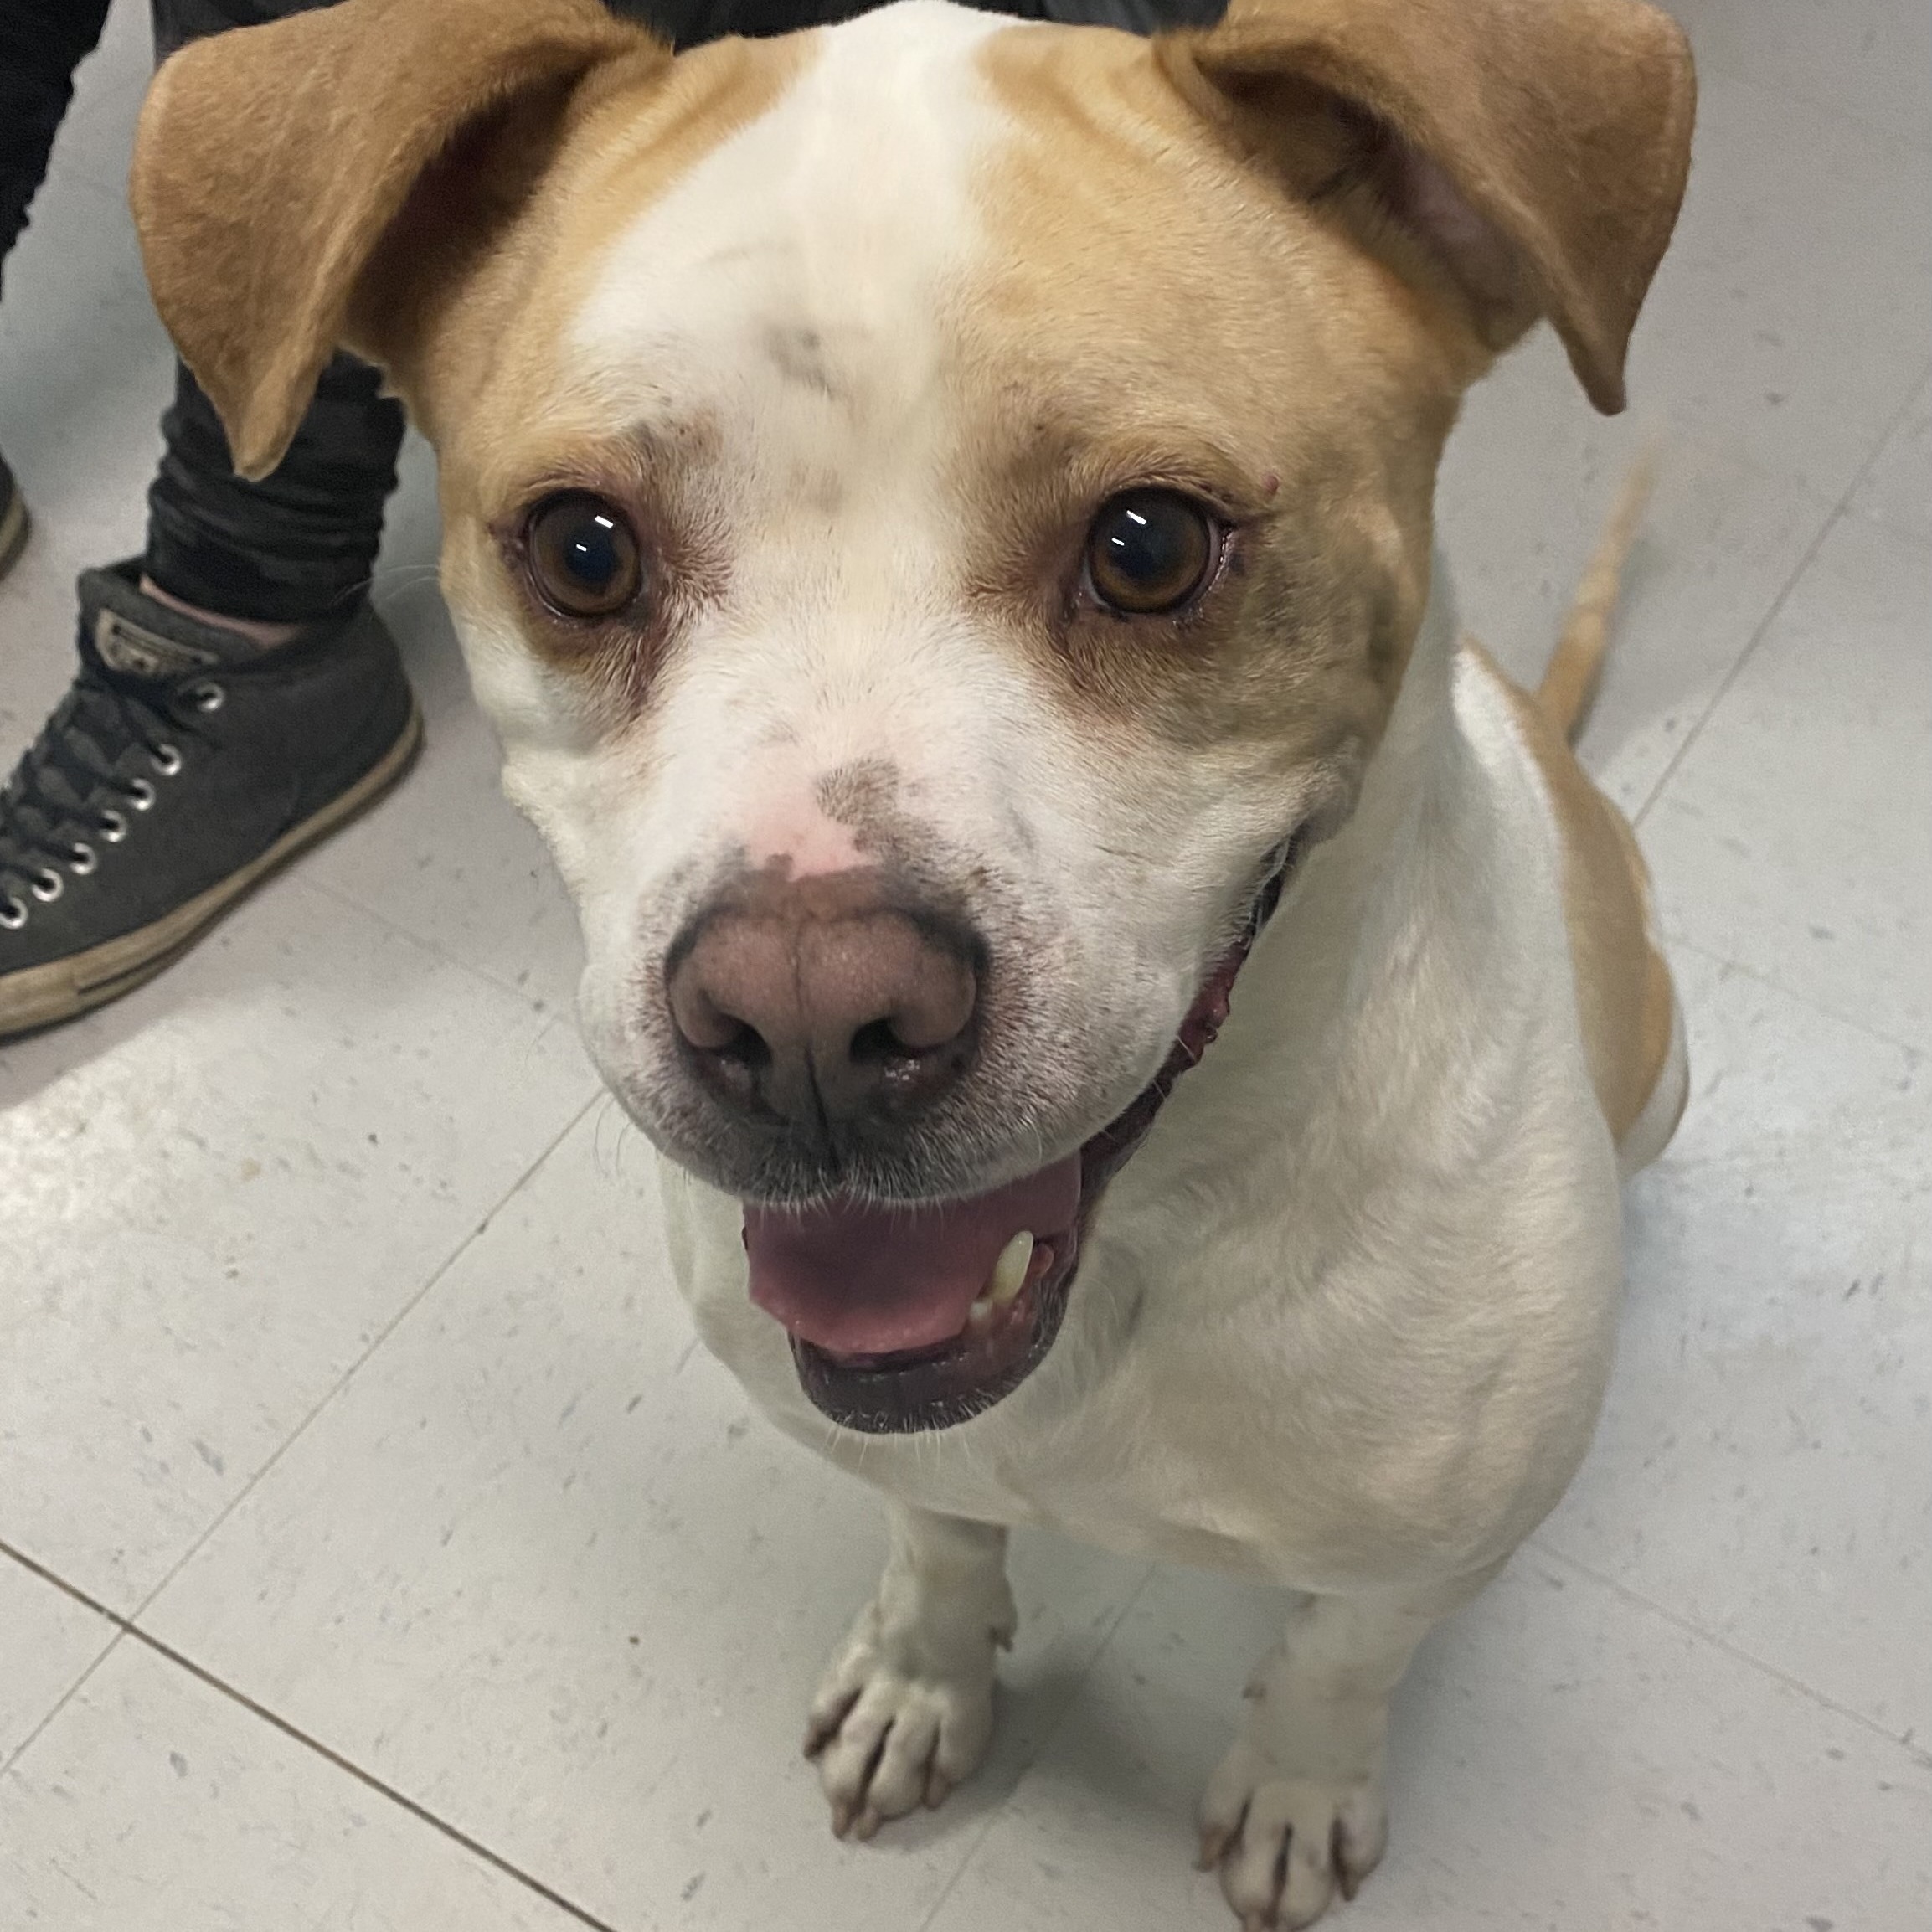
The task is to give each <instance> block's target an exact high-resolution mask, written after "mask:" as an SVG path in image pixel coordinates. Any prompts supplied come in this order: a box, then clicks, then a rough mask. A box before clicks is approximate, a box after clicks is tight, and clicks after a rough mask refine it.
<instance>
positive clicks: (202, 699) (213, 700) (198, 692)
mask: <svg viewBox="0 0 1932 1932" xmlns="http://www.w3.org/2000/svg"><path fill="white" fill-rule="evenodd" d="M227 702H228V693H227V692H225V691H224V690H223V689H222V688H221V687H220V685H219V684H217V683H215V682H214V680H213V679H212V678H210V679H209V680H208V681H207V682H205V683H200V684H191V685H189V686H188V703H190V704H192V705H193V707H194V708H195V709H196V710H197V711H219V710H220V708H222V706H223V705H224V704H225V703H227Z"/></svg>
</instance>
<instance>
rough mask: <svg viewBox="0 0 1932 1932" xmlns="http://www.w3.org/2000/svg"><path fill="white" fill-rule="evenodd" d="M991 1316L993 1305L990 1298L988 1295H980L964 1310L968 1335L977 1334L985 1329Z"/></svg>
mask: <svg viewBox="0 0 1932 1932" xmlns="http://www.w3.org/2000/svg"><path fill="white" fill-rule="evenodd" d="M992 1318H993V1305H992V1298H991V1297H990V1296H985V1295H982V1296H980V1298H979V1300H978V1301H976V1302H974V1303H973V1305H972V1306H971V1307H970V1308H969V1309H967V1310H966V1333H967V1334H969V1335H977V1334H979V1333H981V1332H982V1331H983V1330H984V1329H985V1327H986V1326H987V1323H988V1322H989V1321H992Z"/></svg>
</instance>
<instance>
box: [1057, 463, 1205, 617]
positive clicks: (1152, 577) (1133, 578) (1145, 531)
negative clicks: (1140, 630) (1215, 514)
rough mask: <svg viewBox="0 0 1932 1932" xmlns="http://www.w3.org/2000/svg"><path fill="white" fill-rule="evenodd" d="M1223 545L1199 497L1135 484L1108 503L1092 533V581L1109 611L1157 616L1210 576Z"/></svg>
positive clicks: (1089, 553)
mask: <svg viewBox="0 0 1932 1932" xmlns="http://www.w3.org/2000/svg"><path fill="white" fill-rule="evenodd" d="M1219 548H1220V533H1219V531H1218V529H1217V528H1216V527H1215V524H1214V521H1213V518H1211V517H1210V516H1209V515H1208V513H1207V512H1206V511H1205V510H1204V509H1203V508H1202V507H1201V506H1200V505H1199V504H1198V503H1196V502H1193V501H1191V500H1190V499H1189V498H1188V497H1183V496H1180V495H1178V494H1177V493H1176V492H1174V491H1172V490H1130V491H1128V492H1126V494H1125V495H1124V496H1119V497H1114V498H1112V499H1111V500H1110V502H1105V503H1103V504H1102V505H1101V506H1100V515H1099V516H1097V517H1096V518H1095V519H1094V527H1093V528H1092V529H1090V531H1089V532H1088V533H1087V581H1088V583H1089V584H1090V585H1091V586H1092V588H1093V592H1094V595H1095V597H1096V598H1097V599H1098V600H1100V603H1101V604H1103V605H1105V606H1106V608H1107V609H1108V610H1110V611H1121V612H1123V613H1125V614H1126V616H1133V617H1152V616H1160V615H1162V613H1163V612H1166V611H1175V610H1178V609H1179V608H1180V606H1181V605H1183V604H1185V603H1186V602H1187V601H1188V599H1189V598H1190V597H1192V596H1193V595H1194V594H1195V592H1196V591H1198V590H1199V589H1200V588H1201V586H1202V585H1203V584H1205V583H1206V582H1207V580H1208V576H1209V574H1211V573H1212V571H1213V567H1214V560H1215V554H1216V552H1217V551H1218V549H1219Z"/></svg>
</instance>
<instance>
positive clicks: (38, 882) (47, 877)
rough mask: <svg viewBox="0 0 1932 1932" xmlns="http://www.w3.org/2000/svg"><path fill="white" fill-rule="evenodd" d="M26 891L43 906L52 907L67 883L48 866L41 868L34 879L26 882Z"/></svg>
mask: <svg viewBox="0 0 1932 1932" xmlns="http://www.w3.org/2000/svg"><path fill="white" fill-rule="evenodd" d="M27 889H28V891H29V892H30V893H32V894H33V896H34V898H36V899H39V901H40V903H41V904H43V905H52V904H53V903H54V900H55V899H59V896H60V895H61V894H62V893H64V892H65V891H66V889H67V881H66V880H65V879H64V878H62V877H61V876H60V874H59V873H57V872H56V871H55V870H54V868H53V867H52V866H50V865H44V866H42V867H41V868H40V870H39V873H38V875H37V876H36V877H34V878H33V879H31V880H29V881H28V886H27Z"/></svg>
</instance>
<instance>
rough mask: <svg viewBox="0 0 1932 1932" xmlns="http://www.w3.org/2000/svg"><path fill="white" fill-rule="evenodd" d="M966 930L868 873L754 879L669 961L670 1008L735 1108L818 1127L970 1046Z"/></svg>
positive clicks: (892, 1100) (888, 1109)
mask: <svg viewBox="0 0 1932 1932" xmlns="http://www.w3.org/2000/svg"><path fill="white" fill-rule="evenodd" d="M976 951H977V948H976V945H975V943H974V941H973V940H972V938H971V935H968V934H965V933H962V932H959V931H957V930H956V929H955V928H954V926H953V925H951V923H950V922H949V921H946V920H943V919H940V918H936V917H929V916H925V915H922V914H920V911H919V910H917V909H910V908H906V907H902V906H898V905H892V904H887V903H886V902H885V900H884V898H883V896H882V894H881V892H880V889H879V887H878V884H877V883H876V881H875V880H874V879H873V878H872V876H871V875H869V874H864V873H858V874H854V873H845V874H842V875H840V876H839V877H837V878H832V879H827V878H814V879H804V880H799V881H797V882H796V883H791V884H783V885H780V886H777V887H775V888H769V887H768V888H765V889H761V890H760V891H758V892H757V893H756V894H754V895H752V896H751V897H750V899H749V900H747V901H745V902H744V903H740V904H731V905H728V906H724V907H721V908H720V909H718V910H717V911H714V913H712V914H710V915H709V916H708V918H706V919H704V920H703V921H701V922H700V924H699V925H698V927H697V928H696V930H695V931H694V932H692V933H689V934H688V935H686V938H685V940H683V942H682V943H681V945H680V946H679V948H677V949H675V950H674V951H673V955H672V959H671V961H669V962H667V963H668V966H669V971H668V974H667V992H668V995H669V998H670V1004H671V1013H672V1018H673V1019H674V1020H675V1022H676V1023H677V1031H678V1034H679V1036H680V1038H682V1039H683V1043H684V1044H685V1046H686V1048H688V1052H689V1054H690V1057H691V1059H693V1061H694V1062H695V1064H696V1066H697V1068H698V1071H699V1072H700V1074H702V1075H703V1077H704V1078H705V1079H706V1080H707V1081H708V1084H711V1085H712V1086H713V1088H714V1090H716V1091H717V1092H719V1095H721V1096H722V1097H724V1098H725V1099H727V1100H729V1101H731V1102H732V1103H733V1104H734V1105H735V1106H736V1107H737V1108H739V1110H744V1111H747V1112H751V1113H754V1114H756V1115H761V1116H763V1117H765V1118H766V1119H768V1120H769V1119H770V1118H771V1117H773V1116H775V1117H776V1119H777V1120H778V1121H781V1122H783V1123H785V1124H786V1126H789V1127H791V1128H792V1129H793V1130H794V1131H802V1132H803V1133H804V1134H805V1135H806V1136H807V1137H808V1138H810V1139H812V1140H818V1139H820V1138H822V1136H823V1134H824V1131H825V1130H826V1129H827V1127H837V1126H838V1125H840V1124H842V1123H844V1122H848V1121H858V1120H859V1119H861V1118H863V1117H866V1116H874V1115H902V1114H905V1113H908V1112H909V1111H911V1110H914V1109H916V1108H917V1107H919V1106H920V1105H925V1103H928V1102H930V1101H931V1100H935V1099H937V1098H938V1097H939V1095H940V1094H942V1093H944V1092H945V1090H947V1089H948V1088H950V1087H951V1086H952V1085H954V1084H956V1082H957V1081H958V1080H959V1079H960V1078H961V1076H962V1075H963V1074H965V1072H966V1069H967V1067H968V1065H969V1064H970V1063H971V1057H972V1047H973V1035H974V1032H975V1028H974V1026H973V1018H974V1015H975V1012H976V1009H977V1006H978V999H979V977H978V974H977V973H976V971H975V970H974V959H975V956H976Z"/></svg>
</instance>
